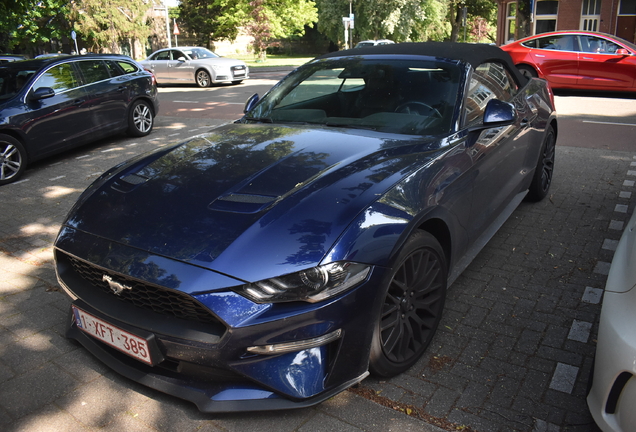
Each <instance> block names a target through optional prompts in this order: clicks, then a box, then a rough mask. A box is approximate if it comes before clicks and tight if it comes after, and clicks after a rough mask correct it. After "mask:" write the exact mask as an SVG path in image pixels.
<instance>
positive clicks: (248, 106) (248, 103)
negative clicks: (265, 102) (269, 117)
mask: <svg viewBox="0 0 636 432" xmlns="http://www.w3.org/2000/svg"><path fill="white" fill-rule="evenodd" d="M258 101H259V98H258V93H254V94H253V95H252V96H250V97H249V98H248V99H247V100H246V101H245V107H244V108H243V114H247V113H248V112H249V111H250V110H251V109H252V108H254V105H256V102H258Z"/></svg>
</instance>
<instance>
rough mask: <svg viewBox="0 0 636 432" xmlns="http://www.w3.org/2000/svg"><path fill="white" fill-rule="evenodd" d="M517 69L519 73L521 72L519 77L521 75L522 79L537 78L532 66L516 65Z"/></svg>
mask: <svg viewBox="0 0 636 432" xmlns="http://www.w3.org/2000/svg"><path fill="white" fill-rule="evenodd" d="M517 69H519V72H521V75H523V76H524V77H526V78H528V79H530V78H536V77H538V76H539V74H538V73H537V71H536V70H535V69H534V68H533V67H532V66H528V65H517Z"/></svg>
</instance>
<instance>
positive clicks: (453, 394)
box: [424, 387, 461, 417]
mask: <svg viewBox="0 0 636 432" xmlns="http://www.w3.org/2000/svg"><path fill="white" fill-rule="evenodd" d="M460 395H461V392H460V391H458V390H451V389H448V388H445V387H440V388H438V389H437V390H436V391H435V393H433V396H431V398H430V399H429V400H428V401H427V402H426V405H425V406H424V411H426V413H427V414H430V415H432V416H435V417H446V416H447V415H448V413H449V412H450V411H451V409H452V407H453V405H454V404H455V401H456V400H457V399H459V396H460Z"/></svg>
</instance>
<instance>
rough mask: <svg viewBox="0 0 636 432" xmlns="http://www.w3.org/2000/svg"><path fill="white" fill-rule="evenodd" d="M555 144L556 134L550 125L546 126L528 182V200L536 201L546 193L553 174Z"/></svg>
mask: <svg viewBox="0 0 636 432" xmlns="http://www.w3.org/2000/svg"><path fill="white" fill-rule="evenodd" d="M555 146H556V135H555V133H554V129H552V126H548V127H547V128H546V130H545V138H544V139H543V145H542V146H541V153H540V154H539V160H538V162H537V168H536V169H535V170H534V176H533V177H532V183H530V188H529V189H528V195H526V198H527V200H528V201H532V202H538V201H541V200H542V199H543V198H545V197H546V196H547V195H548V191H549V190H550V185H551V184H552V175H553V174H554V154H555V150H556V147H555Z"/></svg>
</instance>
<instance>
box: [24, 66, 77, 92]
mask: <svg viewBox="0 0 636 432" xmlns="http://www.w3.org/2000/svg"><path fill="white" fill-rule="evenodd" d="M78 85H79V80H78V79H77V76H76V75H75V71H74V70H73V65H72V64H71V63H62V64H58V65H55V66H53V67H52V68H50V69H49V70H47V71H46V72H44V74H42V75H41V76H40V77H39V78H38V79H37V81H36V82H35V84H33V88H34V89H35V90H37V89H39V88H40V87H50V88H52V89H53V90H55V92H56V93H60V92H62V91H64V90H68V89H71V88H74V87H77V86H78Z"/></svg>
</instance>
